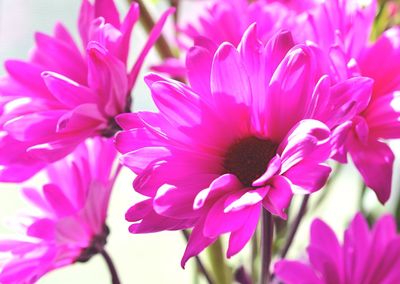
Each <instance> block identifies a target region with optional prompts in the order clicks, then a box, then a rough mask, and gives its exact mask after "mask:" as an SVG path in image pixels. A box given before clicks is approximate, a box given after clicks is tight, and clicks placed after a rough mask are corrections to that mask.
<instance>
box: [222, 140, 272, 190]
mask: <svg viewBox="0 0 400 284" xmlns="http://www.w3.org/2000/svg"><path fill="white" fill-rule="evenodd" d="M277 149H278V144H276V143H274V142H272V141H271V140H265V139H260V138H257V137H247V138H244V139H241V140H238V141H237V142H236V143H234V144H233V145H232V146H231V147H229V149H228V151H227V153H226V155H225V160H224V162H223V166H224V168H225V170H226V171H227V172H228V173H231V174H234V175H236V176H237V178H238V179H239V180H240V181H241V182H242V184H243V185H244V186H246V187H251V185H252V183H253V182H254V181H255V180H256V179H257V178H259V177H260V176H261V175H262V174H264V172H265V171H266V170H267V166H268V163H269V161H270V160H271V159H272V158H273V157H274V156H275V154H276V150H277Z"/></svg>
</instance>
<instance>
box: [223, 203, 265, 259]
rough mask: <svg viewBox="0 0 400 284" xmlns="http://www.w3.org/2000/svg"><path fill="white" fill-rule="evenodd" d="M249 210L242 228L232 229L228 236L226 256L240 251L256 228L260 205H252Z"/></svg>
mask: <svg viewBox="0 0 400 284" xmlns="http://www.w3.org/2000/svg"><path fill="white" fill-rule="evenodd" d="M251 210H252V211H251V213H250V215H249V219H248V221H247V223H246V224H245V225H244V226H243V227H242V228H240V229H238V230H236V231H233V232H232V233H231V235H230V236H229V246H228V251H227V253H226V256H227V257H228V258H230V257H232V256H233V255H235V254H237V253H238V252H239V251H241V250H242V249H243V247H244V246H245V245H246V244H247V242H248V241H249V240H250V239H251V237H252V236H253V234H254V232H255V231H256V229H257V224H258V220H259V218H260V213H261V206H260V205H259V206H253V208H252V209H251Z"/></svg>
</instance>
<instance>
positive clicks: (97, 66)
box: [87, 42, 129, 116]
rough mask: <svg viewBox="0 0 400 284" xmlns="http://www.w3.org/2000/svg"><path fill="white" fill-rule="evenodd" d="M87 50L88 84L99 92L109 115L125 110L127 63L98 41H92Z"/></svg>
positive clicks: (100, 102) (106, 113)
mask: <svg viewBox="0 0 400 284" xmlns="http://www.w3.org/2000/svg"><path fill="white" fill-rule="evenodd" d="M87 52H88V58H89V60H88V68H89V75H88V85H89V87H90V88H92V89H94V90H97V91H98V92H99V97H98V98H97V101H98V104H99V105H100V106H101V107H102V109H103V110H104V112H105V115H108V116H115V115H116V114H119V113H122V112H124V111H125V104H126V96H127V94H128V90H129V89H128V78H127V76H126V71H125V64H124V63H123V62H122V61H120V60H119V59H117V58H116V57H115V56H113V55H112V54H111V53H110V52H109V51H108V50H107V49H106V48H105V47H104V46H102V45H100V44H99V43H97V42H90V43H89V44H88V46H87Z"/></svg>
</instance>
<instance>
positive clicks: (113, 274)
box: [101, 249, 121, 284]
mask: <svg viewBox="0 0 400 284" xmlns="http://www.w3.org/2000/svg"><path fill="white" fill-rule="evenodd" d="M101 255H102V256H103V258H104V260H105V261H106V263H107V267H108V270H109V271H110V274H111V283H112V284H121V281H120V280H119V277H118V273H117V270H116V268H115V265H114V262H113V261H112V259H111V257H110V255H109V254H108V253H107V251H106V250H105V249H103V250H102V251H101Z"/></svg>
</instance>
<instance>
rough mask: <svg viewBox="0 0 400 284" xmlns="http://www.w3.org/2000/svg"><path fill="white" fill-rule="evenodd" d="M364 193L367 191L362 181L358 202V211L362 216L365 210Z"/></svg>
mask: <svg viewBox="0 0 400 284" xmlns="http://www.w3.org/2000/svg"><path fill="white" fill-rule="evenodd" d="M366 191H367V185H366V184H365V182H364V181H361V188H360V199H359V200H358V210H359V211H360V212H362V213H363V214H364V213H365V208H364V204H363V203H364V197H365V193H366ZM364 215H365V214H364Z"/></svg>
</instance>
